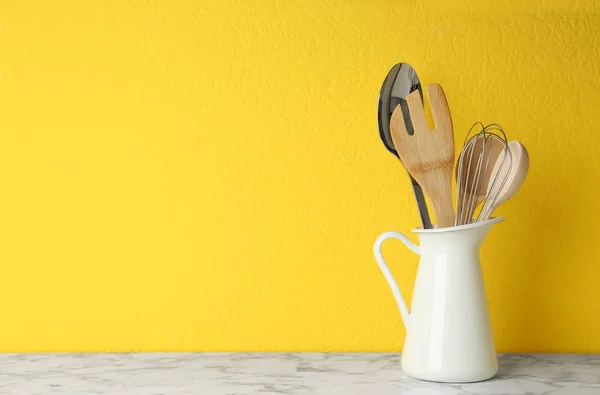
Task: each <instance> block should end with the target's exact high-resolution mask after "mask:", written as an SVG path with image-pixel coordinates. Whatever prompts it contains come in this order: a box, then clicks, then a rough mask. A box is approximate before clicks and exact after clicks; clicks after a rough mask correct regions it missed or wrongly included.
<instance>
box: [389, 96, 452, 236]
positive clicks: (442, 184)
mask: <svg viewBox="0 0 600 395" xmlns="http://www.w3.org/2000/svg"><path fill="white" fill-rule="evenodd" d="M427 93H428V94H429V101H430V104H431V112H432V114H433V120H434V122H435V128H434V129H433V130H430V129H429V126H427V120H426V119H425V111H424V110H423V104H422V103H421V95H420V94H419V92H418V91H414V92H412V93H411V94H410V95H408V98H407V102H408V110H409V113H410V119H411V121H412V124H413V129H414V134H413V135H412V136H411V135H409V134H408V132H407V131H406V125H405V123H404V116H403V114H402V109H401V108H400V106H398V107H396V109H395V110H394V113H393V114H392V119H391V122H390V131H391V134H392V140H393V142H394V146H395V147H396V151H397V152H398V155H399V156H400V159H401V160H402V163H403V164H404V167H406V170H408V172H409V173H410V174H411V175H412V176H413V177H414V178H415V180H417V181H418V182H419V184H420V185H421V186H422V187H423V190H424V191H425V193H426V194H427V196H429V199H430V200H431V205H432V206H433V211H434V212H435V216H436V218H437V223H438V226H439V227H442V228H443V227H447V226H453V225H454V208H453V206H452V171H453V168H454V132H453V129H452V117H451V116H450V110H449V109H448V102H447V101H446V96H445V95H444V91H443V90H442V87H441V86H440V85H438V84H432V85H428V86H427Z"/></svg>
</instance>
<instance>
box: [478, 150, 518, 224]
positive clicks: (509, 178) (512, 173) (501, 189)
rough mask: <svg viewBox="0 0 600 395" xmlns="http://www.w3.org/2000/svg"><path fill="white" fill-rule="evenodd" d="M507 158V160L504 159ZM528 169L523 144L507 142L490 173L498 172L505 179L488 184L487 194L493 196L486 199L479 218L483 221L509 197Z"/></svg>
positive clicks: (500, 177)
mask: <svg viewBox="0 0 600 395" xmlns="http://www.w3.org/2000/svg"><path fill="white" fill-rule="evenodd" d="M506 158H508V160H505V159H506ZM528 171H529V154H528V152H527V149H526V148H525V146H524V145H523V144H521V143H520V142H518V141H516V140H512V141H509V142H508V150H507V152H506V153H504V154H502V155H500V156H499V157H498V159H497V160H496V163H495V164H494V168H493V170H492V173H497V174H498V179H505V181H504V182H502V183H492V182H490V183H489V185H488V188H487V190H488V196H493V197H494V199H491V200H490V201H489V202H488V201H486V203H485V204H484V206H483V208H482V209H481V214H480V219H481V220H482V221H485V220H486V219H488V218H489V217H490V216H491V215H492V213H493V212H494V210H495V209H496V208H498V206H500V205H501V204H502V203H504V202H506V201H507V200H508V199H510V198H511V197H512V196H513V195H514V194H515V193H517V191H518V190H519V189H520V188H521V185H523V182H525V178H526V177H527V172H528Z"/></svg>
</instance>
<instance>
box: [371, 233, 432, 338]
mask: <svg viewBox="0 0 600 395" xmlns="http://www.w3.org/2000/svg"><path fill="white" fill-rule="evenodd" d="M387 239H398V240H400V241H401V242H402V243H404V245H405V246H407V247H408V249H409V250H411V251H412V252H414V253H415V254H417V255H419V256H420V255H421V248H420V247H419V246H418V245H416V244H415V243H413V242H412V241H410V239H409V238H408V237H406V236H405V235H404V234H402V233H400V232H395V231H390V232H385V233H382V234H381V235H380V236H379V237H378V238H377V240H375V245H373V254H375V259H376V260H377V263H378V264H379V268H380V269H381V271H382V272H383V276H384V277H385V279H386V280H387V282H388V284H389V286H390V288H391V289H392V293H393V294H394V299H396V304H397V305H398V309H400V315H401V316H402V321H403V322H404V327H405V328H406V326H407V325H408V318H409V316H410V314H409V312H408V308H407V307H406V302H405V301H404V298H403V297H402V292H400V288H398V284H397V283H396V280H395V279H394V276H393V275H392V272H391V271H390V268H389V267H388V265H387V264H386V263H385V261H384V260H383V255H382V254H381V245H382V244H383V242H384V241H385V240H387Z"/></svg>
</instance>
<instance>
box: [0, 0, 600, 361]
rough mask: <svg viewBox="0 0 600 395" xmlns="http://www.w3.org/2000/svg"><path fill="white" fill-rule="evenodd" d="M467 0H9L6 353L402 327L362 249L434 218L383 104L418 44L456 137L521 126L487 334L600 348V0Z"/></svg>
mask: <svg viewBox="0 0 600 395" xmlns="http://www.w3.org/2000/svg"><path fill="white" fill-rule="evenodd" d="M477 3H478V4H480V5H475V2H468V1H463V2H458V3H457V2H454V1H414V0H411V1H406V0H373V1H361V0H346V1H341V0H340V1H333V0H330V1H317V0H308V1H296V2H292V1H283V0H280V1H274V0H270V1H257V2H244V1H229V0H219V1H216V0H215V1H184V0H171V1H166V0H163V1H121V0H111V1H104V0H103V1H100V0H98V1H67V0H59V1H42V0H40V1H20V0H2V2H1V3H0V73H1V74H0V190H1V193H0V268H1V272H0V322H1V324H0V350H1V351H74V350H77V351H107V350H113V351H114V350H116V351H142V350H144V351H152V350H250V351H255V350H302V351H306V350H326V351H333V350H338V351H355V350H360V351H390V350H401V347H402V343H403V338H404V328H403V326H402V324H401V321H400V317H399V314H398V311H397V308H396V306H395V304H394V301H393V298H392V295H391V292H390V290H389V289H388V287H387V285H386V283H385V281H384V278H383V276H382V275H381V274H380V272H379V270H378V268H377V265H376V263H375V261H374V259H373V257H372V253H371V251H372V250H371V249H372V243H373V241H374V239H375V238H376V236H377V235H378V234H379V233H381V232H383V231H386V230H390V229H397V230H401V231H408V230H409V229H410V228H412V227H414V226H416V225H417V224H418V222H419V221H418V216H417V211H416V208H415V203H414V200H413V196H412V194H411V191H410V189H409V184H408V179H407V176H406V174H405V172H404V171H403V169H401V168H400V166H399V163H398V162H397V161H396V160H395V159H394V158H393V156H392V155H390V154H388V153H387V151H386V150H385V149H384V147H383V145H382V144H381V142H380V140H379V136H378V131H377V124H376V99H377V95H378V92H379V88H380V85H381V82H382V79H383V77H384V76H385V74H386V73H387V71H388V70H389V68H390V67H391V66H392V65H393V64H394V63H396V62H398V61H408V62H410V63H411V64H412V65H413V66H414V67H415V68H416V70H417V72H418V73H419V76H420V77H421V79H422V80H423V81H424V82H426V83H432V82H439V83H441V84H442V86H443V87H444V88H445V90H446V94H447V97H448V100H449V103H450V107H451V110H452V113H453V116H454V124H455V133H456V140H457V142H461V141H462V139H463V137H464V134H465V132H466V131H467V129H468V127H469V126H470V125H471V124H472V123H473V122H474V121H476V120H481V121H483V122H486V123H490V122H498V123H500V124H502V125H503V126H504V127H505V129H506V130H507V132H508V133H509V134H510V137H512V138H517V139H519V140H521V141H522V142H523V143H524V144H525V145H526V146H527V147H528V148H529V152H530V156H531V159H532V166H531V170H530V174H529V178H528V180H527V183H526V184H525V187H524V189H523V190H522V191H521V192H520V194H519V195H517V197H515V198H514V200H512V201H510V202H509V203H507V204H506V205H505V206H504V207H502V209H501V210H500V212H499V213H500V214H501V215H504V216H505V217H506V219H507V220H506V222H505V223H503V224H501V225H498V226H497V227H496V228H495V229H494V230H493V231H492V232H491V234H490V235H489V237H488V239H487V240H486V243H485V244H484V247H483V252H482V257H483V262H484V263H483V265H484V275H485V279H486V285H487V292H488V297H489V304H490V311H491V316H492V321H493V329H494V332H495V339H496V344H497V348H498V350H499V351H557V352H558V351H560V352H567V351H570V352H600V286H599V285H600V281H599V278H600V262H599V260H598V256H600V242H598V240H600V226H599V225H598V221H599V220H600V206H599V204H598V197H597V193H598V181H599V173H600V154H599V150H600V140H599V139H598V137H597V136H598V131H597V128H598V125H599V124H600V111H599V110H598V106H599V105H600V89H599V81H600V66H599V62H600V56H599V55H598V51H599V50H600V40H599V38H598V37H600V23H599V21H600V16H599V14H598V13H597V11H596V8H597V7H596V6H597V4H596V3H595V2H591V1H586V2H578V1H570V2H566V1H565V2H556V1H547V2H544V4H545V5H544V6H543V7H533V6H527V5H526V6H523V5H522V2H521V1H504V2H498V3H497V4H494V5H493V3H491V2H487V3H486V4H484V2H481V3H479V2H477ZM451 4H454V5H451ZM384 253H385V254H386V256H387V257H388V259H389V261H390V263H391V265H392V267H393V268H394V271H395V273H396V275H397V277H398V279H399V282H400V285H401V288H402V289H403V291H404V293H405V294H406V295H410V294H411V293H412V284H413V281H414V275H415V271H416V264H417V258H416V256H414V255H412V254H411V253H410V252H408V251H407V250H406V249H404V248H403V247H402V246H400V245H399V243H394V242H390V243H389V245H386V246H385V250H384Z"/></svg>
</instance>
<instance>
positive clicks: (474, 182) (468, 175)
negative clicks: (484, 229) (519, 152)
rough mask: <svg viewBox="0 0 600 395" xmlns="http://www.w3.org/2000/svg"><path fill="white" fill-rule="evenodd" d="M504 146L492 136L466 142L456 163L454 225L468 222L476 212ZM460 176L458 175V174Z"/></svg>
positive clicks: (474, 138)
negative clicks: (455, 219)
mask: <svg viewBox="0 0 600 395" xmlns="http://www.w3.org/2000/svg"><path fill="white" fill-rule="evenodd" d="M504 149H505V143H504V141H502V140H501V139H500V138H499V137H497V136H495V135H492V134H487V135H483V134H478V135H476V136H475V137H473V138H472V139H471V140H469V141H467V143H466V144H465V147H464V148H463V150H462V152H461V154H460V157H459V158H458V161H457V162H456V183H457V185H458V187H457V196H456V218H457V221H456V225H464V224H468V223H471V220H472V218H473V214H474V213H475V209H476V208H477V206H479V205H480V204H481V203H482V202H483V200H484V199H485V197H486V196H487V190H488V184H489V180H490V176H491V175H492V174H495V173H494V172H493V168H494V165H495V163H496V161H497V159H498V156H499V155H500V153H501V152H502V151H503V150H504ZM459 173H460V174H459Z"/></svg>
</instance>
